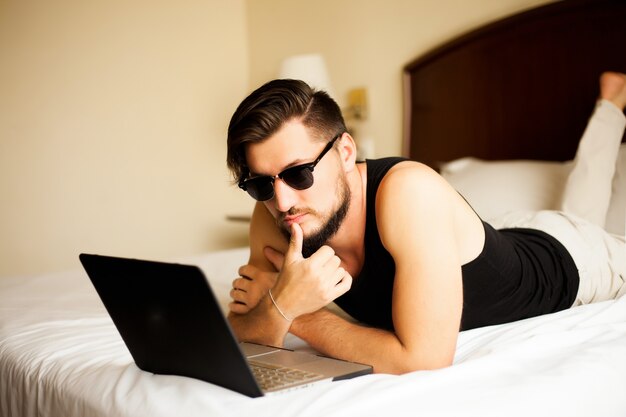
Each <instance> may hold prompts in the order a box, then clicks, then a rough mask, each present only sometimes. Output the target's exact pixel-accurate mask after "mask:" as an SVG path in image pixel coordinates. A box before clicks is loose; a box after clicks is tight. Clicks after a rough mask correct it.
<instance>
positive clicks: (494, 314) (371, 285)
mask: <svg viewBox="0 0 626 417" xmlns="http://www.w3.org/2000/svg"><path fill="white" fill-rule="evenodd" d="M405 160H406V159H403V158H383V159H376V160H367V161H366V163H367V191H366V199H367V201H366V204H367V206H366V225H365V261H364V263H363V267H362V269H361V273H360V275H359V276H358V277H357V278H355V280H354V282H353V285H352V288H351V289H350V291H348V292H347V293H345V294H344V295H342V296H341V297H339V298H338V299H337V300H335V302H336V303H337V304H338V305H339V306H340V307H341V308H343V309H344V310H345V311H346V312H347V313H348V314H350V315H351V316H352V317H354V318H355V319H357V320H359V321H361V322H363V323H366V324H369V325H371V326H375V327H379V328H384V329H389V330H393V321H392V316H391V299H392V290H393V281H394V276H395V270H396V268H395V263H394V261H393V258H392V257H391V255H390V254H389V252H387V250H386V249H385V248H384V246H383V244H382V242H381V240H380V236H379V235H378V227H377V225H376V207H375V201H376V192H377V190H378V186H379V184H380V182H381V181H382V179H383V177H384V176H385V174H386V173H387V171H388V170H389V169H390V168H391V167H392V166H394V165H395V164H397V163H399V162H402V161H405ZM483 226H484V228H485V244H484V247H483V250H482V252H481V253H480V255H478V257H476V259H474V260H473V261H470V262H468V263H467V264H465V265H463V266H462V273H463V314H462V317H461V330H467V329H472V328H476V327H482V326H487V325H492V324H500V323H507V322H511V321H515V320H520V319H524V318H528V317H533V316H538V315H541V314H547V313H552V312H555V311H559V310H563V309H566V308H569V307H570V306H571V305H572V304H573V302H574V300H575V298H576V293H577V291H578V280H579V278H578V270H577V269H576V265H575V264H574V261H573V259H572V257H571V256H570V254H569V253H568V252H567V250H566V249H565V247H564V246H563V245H562V244H561V243H559V242H558V241H557V240H556V239H555V238H553V237H552V236H550V235H548V234H547V233H545V232H542V231H540V230H534V229H521V228H513V229H501V230H495V229H494V228H493V227H491V226H490V225H489V224H487V223H485V222H483Z"/></svg>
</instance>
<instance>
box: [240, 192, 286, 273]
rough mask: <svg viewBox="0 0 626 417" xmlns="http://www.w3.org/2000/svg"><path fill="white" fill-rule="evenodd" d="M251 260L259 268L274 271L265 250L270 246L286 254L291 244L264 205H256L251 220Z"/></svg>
mask: <svg viewBox="0 0 626 417" xmlns="http://www.w3.org/2000/svg"><path fill="white" fill-rule="evenodd" d="M249 239H250V259H249V261H248V262H249V263H250V264H253V265H256V266H258V267H268V268H270V269H273V267H272V265H271V264H270V262H269V261H268V260H267V259H266V258H265V255H264V254H263V248H265V247H266V246H270V247H272V248H274V249H276V250H277V251H280V252H283V253H284V252H286V251H287V246H288V244H289V242H288V240H287V238H286V237H285V236H284V235H283V234H282V233H281V231H280V230H279V229H278V226H277V225H276V222H275V220H274V217H273V216H272V214H271V213H270V212H269V211H268V210H267V208H266V207H265V206H264V205H263V203H256V205H255V206H254V211H253V212H252V219H251V220H250V235H249Z"/></svg>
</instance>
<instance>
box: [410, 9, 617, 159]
mask: <svg viewBox="0 0 626 417" xmlns="http://www.w3.org/2000/svg"><path fill="white" fill-rule="evenodd" d="M606 70H612V71H620V72H626V0H563V1H559V2H555V3H550V4H548V5H546V6H542V7H539V8H536V9H532V10H529V11H526V12H523V13H520V14H518V15H514V16H511V17H508V18H506V19H503V20H500V21H497V22H495V23H491V24H489V25H487V26H485V27H482V28H479V29H477V30H474V31H473V32H471V33H467V34H465V35H463V36H461V37H459V38H457V39H454V40H452V41H450V42H448V43H446V44H445V45H443V46H440V47H438V48H436V49H435V50H433V51H431V52H429V53H427V54H426V55H423V56H421V57H419V58H417V59H415V60H414V61H412V62H411V63H409V64H408V65H406V67H405V68H404V75H403V77H404V101H405V102H404V108H405V114H404V144H403V153H404V156H408V157H409V158H411V159H414V160H418V161H421V162H424V163H426V164H428V165H430V166H432V167H433V168H437V166H438V164H439V163H440V162H444V161H450V160H452V159H455V158H459V157H462V156H475V157H478V158H484V159H542V160H556V161H563V160H568V159H571V158H573V156H574V154H575V151H576V146H577V143H578V140H579V138H580V136H581V134H582V132H583V130H584V128H585V125H586V123H587V120H588V118H589V116H590V115H591V112H592V110H593V107H594V103H595V100H596V98H597V96H598V78H599V75H600V74H601V73H602V72H603V71H606Z"/></svg>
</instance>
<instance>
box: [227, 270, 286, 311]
mask: <svg viewBox="0 0 626 417" xmlns="http://www.w3.org/2000/svg"><path fill="white" fill-rule="evenodd" d="M238 272H239V275H241V276H240V277H239V278H237V279H235V280H234V281H233V289H232V290H230V297H231V298H232V299H233V301H232V302H231V303H230V304H229V305H228V307H229V308H230V311H232V312H233V313H237V314H246V313H248V312H249V311H250V310H252V309H253V308H255V307H256V306H257V305H258V304H259V301H261V299H262V298H263V297H265V296H266V295H267V292H268V291H269V290H270V288H273V287H274V285H276V277H277V276H278V273H277V272H270V271H263V270H261V269H259V268H257V267H256V266H254V265H250V264H248V265H244V266H242V267H241V268H239V271H238Z"/></svg>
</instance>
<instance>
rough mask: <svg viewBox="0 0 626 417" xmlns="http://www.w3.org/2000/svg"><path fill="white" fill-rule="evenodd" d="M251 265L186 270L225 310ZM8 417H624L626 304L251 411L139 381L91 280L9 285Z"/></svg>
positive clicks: (1, 368)
mask: <svg viewBox="0 0 626 417" xmlns="http://www.w3.org/2000/svg"><path fill="white" fill-rule="evenodd" d="M246 259H247V249H245V248H241V249H234V250H228V251H221V252H215V253H210V254H207V255H205V256H201V257H196V258H190V259H184V260H180V259H178V260H176V261H183V262H186V263H193V264H197V265H199V266H200V267H201V268H202V269H203V270H204V271H205V273H206V274H207V277H208V278H209V280H210V281H211V283H212V286H213V288H214V290H215V292H216V293H217V296H218V298H219V299H220V302H221V304H222V307H223V308H226V306H227V303H228V292H229V289H230V285H231V282H232V280H233V278H235V271H236V270H237V267H238V266H239V265H241V264H243V263H244V262H245V260H246ZM288 345H289V346H290V347H293V348H296V349H304V350H307V349H310V348H308V347H307V346H306V344H305V343H304V342H303V341H301V340H299V339H297V338H295V337H290V338H289V339H288ZM390 413H393V414H390ZM0 415H1V416H3V417H12V416H15V417H27V416H51V417H58V416H64V417H72V416H82V417H89V416H98V417H100V416H102V417H104V416H107V417H114V416H129V417H130V416H132V417H138V416H150V417H160V416H186V417H194V416H249V415H255V416H272V417H276V416H311V417H319V416H357V415H358V416H382V415H400V416H403V415H407V416H408V415H411V416H450V415H463V416H537V415H541V416H543V415H546V416H555V415H560V416H570V417H571V416H592V415H593V416H625V415H626V297H623V298H621V299H619V300H616V301H609V302H602V303H598V304H593V305H587V306H581V307H576V308H572V309H570V310H566V311H562V312H559V313H555V314H551V315H546V316H543V317H537V318H532V319H528V320H522V321H519V322H515V323H509V324H505V325H498V326H490V327H485V328H480V329H474V330H469V331H465V332H462V333H461V334H460V337H459V340H458V348H457V354H456V357H455V364H454V365H453V366H451V367H449V368H446V369H441V370H436V371H418V372H413V373H410V374H406V375H402V376H392V375H382V374H375V375H368V376H364V377H359V378H355V379H352V380H349V381H340V382H335V383H332V384H326V385H321V386H314V387H310V388H306V389H301V390H296V391H292V392H288V393H285V394H281V395H275V396H271V397H262V398H257V399H251V398H248V397H245V396H243V395H240V394H238V393H236V392H233V391H229V390H226V389H223V388H221V387H218V386H215V385H212V384H209V383H206V382H203V381H199V380H195V379H191V378H184V377H176V376H163V375H153V374H151V373H148V372H144V371H141V370H140V369H138V368H137V367H136V365H135V364H134V362H133V361H132V358H131V356H130V354H129V352H128V350H127V349H126V347H125V345H124V343H123V342H122V339H121V338H120V336H119V334H118V333H117V330H116V329H115V327H114V325H113V323H112V321H111V320H110V318H109V316H108V315H107V313H106V311H105V310H104V307H103V306H102V304H101V302H100V300H99V298H98V297H97V294H96V293H95V290H94V289H93V287H92V286H91V283H90V281H89V279H88V278H87V276H86V274H85V273H84V272H83V271H82V270H76V271H73V272H68V273H61V274H48V275H42V276H33V277H15V278H2V279H0Z"/></svg>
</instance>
